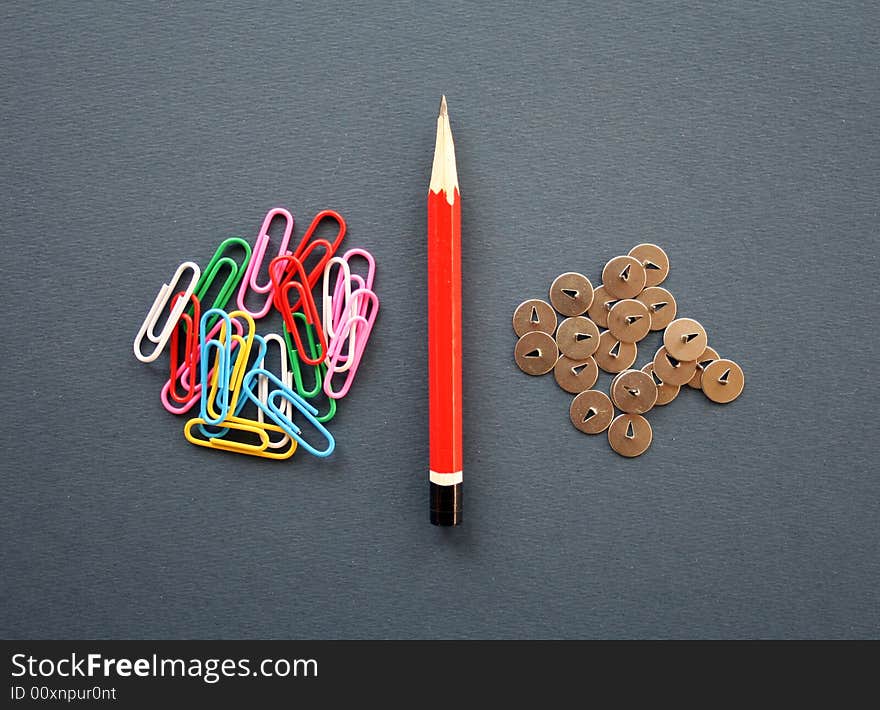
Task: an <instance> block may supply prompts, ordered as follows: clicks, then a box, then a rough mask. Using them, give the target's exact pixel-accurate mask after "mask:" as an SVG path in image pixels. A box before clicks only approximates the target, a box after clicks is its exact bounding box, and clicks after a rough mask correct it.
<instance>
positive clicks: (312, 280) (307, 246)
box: [293, 210, 346, 311]
mask: <svg viewBox="0 0 880 710" xmlns="http://www.w3.org/2000/svg"><path fill="white" fill-rule="evenodd" d="M325 219H331V220H333V221H334V222H336V224H337V225H339V231H338V232H337V234H336V238H335V239H334V240H333V241H332V242H330V241H329V240H327V239H324V238H319V239H314V240H312V236H313V235H314V234H315V232H316V231H317V229H318V227H319V226H320V224H321V222H323V221H324V220H325ZM345 230H346V225H345V220H344V219H343V218H342V215H341V214H339V213H338V212H336V211H334V210H323V211H321V212H318V214H316V215H315V218H314V219H313V220H312V223H311V224H310V225H309V228H308V229H307V230H306V233H305V234H303V236H302V239H300V240H299V244H297V245H296V249H294V250H293V256H295V257H296V258H297V259H299V260H300V262H301V263H303V264H305V263H306V260H307V259H308V258H309V257H310V256H311V255H312V253H313V252H314V251H315V249H317V248H319V247H320V248H323V249H324V255H323V256H322V257H321V259H320V261H318V263H317V264H315V266H314V267H313V268H312V270H311V271H310V272H309V273H308V277H307V279H306V280H307V281H308V284H309V288H314V287H315V284H316V283H318V279H319V278H321V275H322V274H323V273H324V267H325V266H326V265H327V262H328V261H329V260H330V257H332V256H333V255H334V254H336V251H337V250H338V249H339V245H340V244H342V239H343V237H345ZM310 240H311V241H310ZM298 305H299V303H298V302H297V303H295V304H293V309H294V311H295V310H296V309H297V306H298Z"/></svg>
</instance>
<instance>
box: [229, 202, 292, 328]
mask: <svg viewBox="0 0 880 710" xmlns="http://www.w3.org/2000/svg"><path fill="white" fill-rule="evenodd" d="M275 217H281V218H283V219H284V236H282V237H281V243H280V244H279V245H278V256H284V255H286V254H289V253H290V252H289V251H288V250H287V245H288V243H289V242H290V235H291V234H293V215H292V214H290V212H288V211H287V210H286V209H284V208H283V207H275V208H274V209H271V210H269V211H268V212H267V213H266V216H265V218H264V219H263V226H262V227H260V233H259V234H258V235H257V240H256V241H255V242H254V253H253V255H252V256H251V260H250V263H249V264H248V266H247V269H246V270H245V273H244V277H243V278H242V279H241V286H239V288H238V307H239V308H240V309H241V310H243V311H244V312H245V313H249V314H250V315H251V316H253V317H254V318H262V317H263V316H265V315H266V314H267V313H268V312H269V309H270V308H271V307H272V297H271V295H270V296H267V297H266V302H265V303H264V304H263V306H262V308H260V309H259V310H255V311H252V310H250V309H249V308H248V307H247V304H246V303H245V300H246V298H247V291H248V288H251V289H252V290H253V291H254V292H255V293H269V292H270V291H271V290H272V279H271V278H270V279H269V280H268V281H267V282H266V283H265V284H260V283H257V276H258V275H259V273H260V268H262V266H263V258H264V257H265V255H266V248H267V247H268V246H269V225H271V224H272V220H273V219H274V218H275Z"/></svg>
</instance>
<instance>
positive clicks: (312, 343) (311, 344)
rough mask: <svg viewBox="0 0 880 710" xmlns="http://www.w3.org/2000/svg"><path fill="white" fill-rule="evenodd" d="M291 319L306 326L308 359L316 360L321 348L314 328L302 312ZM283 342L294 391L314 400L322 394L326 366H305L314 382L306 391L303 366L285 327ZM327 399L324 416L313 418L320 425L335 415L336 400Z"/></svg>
mask: <svg viewBox="0 0 880 710" xmlns="http://www.w3.org/2000/svg"><path fill="white" fill-rule="evenodd" d="M293 317H294V318H296V319H298V320H299V321H301V322H302V323H303V324H304V325H305V326H306V328H305V330H306V341H307V343H308V348H309V357H310V358H312V359H313V360H314V359H317V358H318V357H320V355H321V346H320V344H319V343H317V342H316V338H315V331H314V327H313V326H312V325H311V324H309V323H308V322H307V321H306V317H305V314H304V313H302V312H297V313H294V314H293ZM284 342H285V343H286V344H287V354H288V356H289V359H290V372H291V374H292V375H293V386H294V388H295V389H296V393H297V394H298V395H299V396H300V397H303V398H304V399H314V398H315V397H317V396H319V395H320V394H321V393H322V392H323V384H324V374H325V373H326V372H327V366H326V365H324V364H323V363H321V364H320V365H314V366H307V367H308V368H309V369H310V370H312V372H313V373H314V375H313V377H314V382H315V385H314V387H312V388H311V389H308V390H307V389H306V387H305V384H304V383H303V367H304V366H303V365H302V364H301V363H300V359H299V353H297V351H296V348H295V347H294V345H293V342H292V339H291V336H290V332H289V331H288V330H287V326H286V325H285V326H284ZM327 399H328V400H329V402H330V404H329V406H328V409H327V411H326V412H325V413H324V414H321V415H316V417H315V418H316V419H317V420H318V421H319V422H322V423H323V422H329V421H330V420H331V419H333V417H334V416H335V414H336V400H335V399H330V397H327Z"/></svg>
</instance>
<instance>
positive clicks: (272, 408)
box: [241, 368, 336, 458]
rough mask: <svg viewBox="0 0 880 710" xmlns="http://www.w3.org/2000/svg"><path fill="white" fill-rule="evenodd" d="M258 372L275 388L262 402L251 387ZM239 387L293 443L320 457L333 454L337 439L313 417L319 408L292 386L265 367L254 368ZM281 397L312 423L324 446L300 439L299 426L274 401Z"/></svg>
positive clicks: (300, 430) (258, 374)
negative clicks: (325, 444) (264, 401)
mask: <svg viewBox="0 0 880 710" xmlns="http://www.w3.org/2000/svg"><path fill="white" fill-rule="evenodd" d="M261 375H262V376H263V377H266V378H267V379H268V380H269V381H270V382H271V383H272V384H273V385H274V386H275V388H276V389H274V390H272V391H271V392H270V393H269V397H268V400H267V402H266V403H265V404H264V403H263V402H261V401H260V398H259V397H258V396H257V395H256V394H254V392H253V390H254V386H255V384H256V379H257V378H258V377H259V376H261ZM241 388H242V391H243V392H244V393H245V394H246V395H247V396H248V398H249V399H250V400H251V401H252V402H253V403H254V404H256V405H257V406H258V407H259V408H260V409H261V410H263V413H264V414H265V415H266V416H267V417H269V418H270V419H271V420H272V421H273V422H275V423H276V424H277V425H278V426H280V427H281V428H282V429H283V430H284V431H285V433H286V434H287V435H288V436H290V437H291V438H292V439H295V440H296V442H297V443H298V444H299V445H300V446H301V447H302V448H304V449H305V450H306V451H308V452H309V453H310V454H312V455H313V456H318V457H321V458H323V457H325V456H329V455H330V454H332V453H333V450H334V449H335V448H336V441H335V439H334V438H333V435H332V434H331V433H330V432H329V431H327V429H326V428H325V427H324V426H323V425H322V424H321V422H319V421H318V420H317V419H316V418H315V416H316V415H317V414H318V410H317V409H316V408H315V407H313V406H312V405H311V404H309V403H308V402H306V400H304V399H303V398H302V397H300V396H299V395H298V394H297V393H296V392H294V391H293V390H292V389H290V388H289V387H287V385H285V384H284V383H283V382H282V381H281V380H279V379H278V377H277V376H275V375H273V374H272V373H271V372H269V371H268V370H264V369H262V368H254V369H253V370H250V371H249V372H248V373H247V374H246V375H245V376H244V381H243V382H242V385H241ZM282 397H283V398H284V399H286V400H287V401H289V402H290V403H291V404H292V405H293V406H294V407H296V409H297V410H299V412H300V414H302V415H303V416H304V417H305V418H306V419H307V420H308V421H309V422H310V423H311V425H312V426H313V427H315V429H316V430H317V431H318V433H319V434H320V435H321V436H322V437H323V438H324V439H325V440H326V441H327V447H326V448H325V449H316V448H315V447H314V446H312V445H311V444H310V443H309V442H307V441H306V440H305V439H303V438H302V436H301V434H302V429H300V428H299V427H298V426H297V425H296V424H294V423H293V422H292V421H291V420H290V419H288V418H287V416H285V414H284V413H283V412H282V411H281V409H280V408H279V407H278V405H276V404H275V399H276V398H282Z"/></svg>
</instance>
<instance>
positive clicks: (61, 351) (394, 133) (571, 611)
mask: <svg viewBox="0 0 880 710" xmlns="http://www.w3.org/2000/svg"><path fill="white" fill-rule="evenodd" d="M251 5H252V3H243V2H239V3H232V2H229V3H223V4H218V5H211V6H205V5H203V4H201V3H173V4H172V3H158V4H152V3H150V4H147V3H141V2H124V3H109V2H108V3H97V4H95V3H42V4H40V3H4V4H3V6H2V8H0V66H2V74H3V79H2V87H0V92H2V93H0V106H2V108H0V120H2V124H0V155H2V167H0V228H2V240H3V245H4V251H3V253H4V256H3V264H4V269H3V273H4V288H3V293H4V302H5V312H6V323H7V327H6V330H5V337H4V338H3V339H2V345H0V348H2V349H0V355H2V357H0V361H2V367H3V389H4V404H5V412H6V416H5V426H4V427H3V428H2V434H0V441H2V446H3V463H2V479H0V490H2V500H3V510H2V514H0V532H2V548H0V567H2V571H0V596H2V608H0V632H2V635H4V636H12V637H53V636H54V637H82V636H85V637H295V638H309V637H315V638H319V637H320V638H323V637H465V638H476V637H515V638H518V637H585V636H586V637H619V636H625V637H632V636H637V637H641V636H648V637H657V636H684V637H704V636H710V637H716V636H734V637H752V636H774V637H775V636H780V637H804V636H806V637H811V636H833V637H854V636H857V637H864V636H877V635H878V634H877V631H878V622H880V603H878V602H880V599H878V591H877V590H878V586H880V544H878V543H880V523H878V497H880V477H878V475H877V471H876V469H875V466H876V464H875V460H874V459H875V453H876V440H875V436H876V433H877V428H876V424H875V423H874V422H875V421H876V419H875V418H876V413H875V410H876V404H877V395H878V388H877V385H876V367H875V363H876V346H877V335H876V326H875V322H876V304H875V300H876V299H875V292H876V276H877V270H878V259H877V224H878V219H877V185H878V181H880V150H878V149H880V139H878V127H880V126H878V98H880V86H878V85H880V80H878V76H880V75H878V50H880V46H878V29H880V23H878V10H877V9H876V5H875V4H873V3H868V2H866V3H864V4H862V3H841V2H834V3H828V2H813V3H800V2H787V3H744V2H734V3H706V4H689V3H670V2H658V3H633V4H631V5H628V4H621V3H611V4H608V5H605V4H601V3H600V4H594V3H581V2H572V3H549V4H546V5H545V4H541V3H517V4H510V5H507V6H501V5H492V6H491V7H490V6H488V5H484V4H478V3H458V2H450V3H433V4H427V3H422V4H419V6H418V7H415V5H416V4H415V3H413V4H410V3H400V4H390V5H385V4H371V3H365V4H358V5H346V4H341V5H338V6H331V5H329V4H327V3H309V4H302V5H299V4H295V3H279V4H278V5H276V6H272V7H270V6H260V7H259V8H254V7H251ZM441 92H445V93H446V94H447V95H448V97H449V106H450V114H451V118H452V125H453V130H454V133H455V137H456V140H457V149H458V156H459V171H460V179H461V184H462V189H463V194H464V200H465V202H464V205H465V207H464V219H463V221H464V234H465V244H464V278H465V284H464V295H465V306H464V320H465V326H466V340H465V344H464V354H465V358H466V363H465V368H466V381H465V397H466V417H465V432H466V433H465V459H466V523H465V525H464V526H463V527H462V528H460V529H455V530H443V529H437V528H434V527H432V526H431V525H429V524H428V522H427V485H426V471H425V469H426V465H427V455H428V451H427V421H426V395H427V387H426V379H425V357H426V344H425V322H424V319H425V310H426V301H425V291H424V284H425V268H426V260H425V229H424V224H425V207H424V204H425V193H426V188H427V182H428V172H429V170H430V165H431V153H432V150H433V141H434V135H433V134H434V127H435V122H434V119H435V115H436V108H437V103H438V100H439V97H440V94H441ZM277 204H283V205H286V206H288V207H290V208H291V209H292V210H293V211H294V213H295V214H296V215H297V217H298V225H299V228H298V230H297V234H300V233H301V230H302V227H303V226H304V224H307V223H308V221H309V220H310V219H311V217H312V215H313V214H314V213H315V212H316V211H318V210H319V209H323V208H325V207H333V208H336V209H339V210H340V211H342V212H343V213H344V215H345V216H346V218H347V220H348V224H349V229H350V236H349V237H348V238H347V244H348V246H354V245H361V246H365V247H368V248H370V249H372V250H373V251H374V253H375V254H376V257H377V259H378V262H379V275H378V278H377V283H376V288H377V290H378V291H379V294H380V296H381V299H382V311H381V315H380V318H379V321H378V324H377V327H376V330H375V333H374V337H373V340H372V341H371V343H370V346H369V348H368V354H367V357H366V360H365V362H364V364H363V365H362V369H361V371H360V373H359V377H358V381H357V383H356V385H355V387H354V388H353V390H352V393H351V395H350V396H349V397H348V398H347V399H345V400H344V401H343V402H342V406H341V407H340V413H339V415H338V417H337V419H336V420H335V421H334V422H332V429H333V431H334V433H335V434H336V435H337V437H338V441H339V444H338V451H337V453H336V454H335V455H334V456H333V457H332V458H331V459H329V460H316V459H312V458H310V457H308V456H307V455H298V456H296V457H295V459H294V460H291V461H289V462H287V463H277V462H263V461H260V460H255V459H252V458H248V457H238V456H235V455H231V454H229V455H225V454H218V453H214V452H210V451H206V450H204V449H200V448H196V447H193V446H191V445H189V444H188V443H186V441H185V440H184V439H183V436H182V434H181V427H182V420H179V419H176V418H175V417H172V416H171V415H169V414H167V413H165V411H164V410H163V409H162V408H161V407H160V405H159V402H158V390H159V387H160V385H161V383H162V380H163V378H164V376H165V375H164V372H165V367H166V365H165V364H164V363H165V360H164V358H163V359H162V360H160V361H159V362H158V363H157V364H156V365H155V366H144V365H142V364H140V363H139V362H137V361H136V360H135V359H134V357H133V356H132V354H131V341H132V338H133V336H134V334H135V332H136V330H137V328H138V325H139V324H140V322H141V320H142V319H143V317H144V314H145V313H146V310H147V307H148V306H149V304H150V303H151V302H152V299H153V297H154V295H155V292H156V290H157V288H158V286H159V285H160V284H161V283H162V282H163V280H164V279H166V278H168V276H170V274H171V273H172V272H173V270H174V268H175V266H176V265H177V264H178V263H179V262H180V261H183V260H184V259H195V260H197V261H199V262H201V263H202V264H204V263H205V262H206V261H207V258H208V257H209V256H210V255H211V253H213V250H214V248H215V246H216V245H217V244H218V243H219V241H220V240H221V239H223V238H225V237H227V236H230V235H233V234H241V235H244V236H246V237H247V238H248V239H253V236H254V235H255V234H256V230H257V228H258V227H259V223H260V220H261V219H262V216H263V214H264V213H265V211H266V210H267V209H268V208H270V207H272V206H274V205H277ZM642 241H652V242H656V243H658V244H661V245H663V246H664V247H665V248H666V249H667V251H668V253H669V255H670V257H671V261H672V272H671V275H670V277H669V279H668V281H667V284H666V285H667V286H668V287H669V288H670V289H671V290H672V291H673V292H674V294H675V295H676V297H677V298H678V302H679V306H680V311H679V312H680V313H681V314H682V315H688V316H691V317H694V318H697V319H698V320H700V321H702V322H703V323H704V324H705V325H706V326H707V328H708V330H709V333H710V343H711V344H712V345H714V346H715V347H716V348H717V349H718V350H720V351H721V353H722V354H723V355H726V356H729V357H732V358H734V359H736V360H737V361H739V362H740V363H741V364H742V365H743V367H744V369H745V372H746V376H747V385H746V390H745V392H744V395H743V396H742V397H741V398H740V399H739V400H738V401H737V402H735V403H733V404H731V405H728V406H724V407H722V406H716V405H711V404H710V403H708V402H707V401H706V400H705V399H704V398H703V396H702V395H701V394H699V393H697V392H691V391H685V392H684V393H683V394H682V396H680V397H679V399H678V400H677V401H675V402H674V403H673V404H672V405H670V406H668V407H666V408H663V409H659V410H658V411H655V412H652V413H651V415H650V419H651V423H652V425H653V427H654V432H655V440H654V443H653V445H652V447H651V449H650V450H649V452H648V453H647V454H646V455H645V456H643V457H641V458H639V459H636V460H625V459H622V458H620V457H618V456H616V455H615V454H614V453H613V452H612V451H611V450H610V449H609V447H608V445H607V441H606V440H605V439H604V437H595V438H593V437H587V436H584V435H582V434H580V433H579V432H577V431H575V430H574V429H573V428H572V427H571V425H570V424H569V422H568V420H567V405H568V402H569V399H570V398H569V396H568V395H566V394H565V393H564V392H562V391H561V390H560V389H559V388H558V387H557V386H556V385H555V383H554V382H553V381H552V378H549V377H547V378H529V377H527V376H525V375H523V374H522V373H520V372H519V371H518V370H517V369H516V368H515V366H514V363H513V357H512V350H513V345H514V340H515V338H514V335H513V332H512V331H511V328H510V316H511V313H512V311H513V309H514V308H515V306H516V305H517V304H518V303H519V302H520V301H522V300H524V299H525V298H528V297H542V296H544V295H545V294H546V290H547V288H548V286H549V284H550V282H551V280H552V279H553V277H555V276H556V275H557V274H558V273H560V272H562V271H565V270H569V269H575V270H580V271H583V272H584V273H586V274H587V275H588V276H589V277H590V278H591V279H593V281H594V283H598V282H599V274H600V270H601V266H602V264H604V263H605V261H607V260H608V259H609V258H611V257H613V256H615V255H617V254H620V253H625V252H626V251H627V250H629V248H630V247H632V246H633V245H635V244H636V243H639V242H642ZM654 347H656V340H651V341H649V342H648V343H647V344H646V347H644V348H643V350H642V353H641V354H640V357H639V363H640V364H641V363H643V362H645V361H647V359H648V357H649V355H648V350H649V349H651V351H653V348H654ZM607 382H608V378H607V377H603V379H602V380H601V384H602V385H607Z"/></svg>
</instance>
